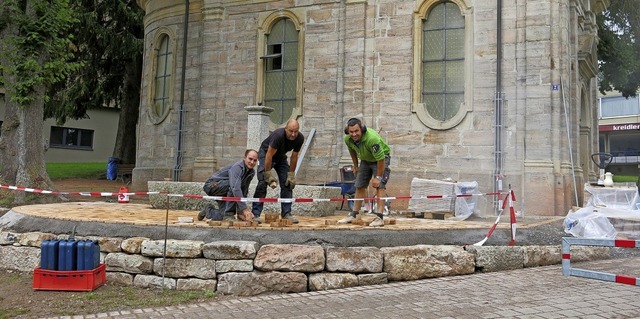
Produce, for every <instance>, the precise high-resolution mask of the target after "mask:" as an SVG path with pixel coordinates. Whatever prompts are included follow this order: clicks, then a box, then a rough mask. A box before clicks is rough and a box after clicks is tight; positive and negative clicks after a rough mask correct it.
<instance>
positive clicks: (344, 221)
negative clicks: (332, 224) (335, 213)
mask: <svg viewBox="0 0 640 319" xmlns="http://www.w3.org/2000/svg"><path fill="white" fill-rule="evenodd" d="M356 216H358V212H351V213H350V214H349V216H347V217H345V218H343V219H341V220H339V221H338V224H351V223H352V222H353V221H354V220H356Z"/></svg>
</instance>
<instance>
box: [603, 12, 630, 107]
mask: <svg viewBox="0 0 640 319" xmlns="http://www.w3.org/2000/svg"><path fill="white" fill-rule="evenodd" d="M638 4H640V3H639V2H638V1H637V0H611V4H610V6H609V7H608V8H607V11H605V12H603V14H601V15H598V17H597V23H598V35H599V37H600V42H599V43H598V58H599V59H600V79H599V80H600V84H599V85H600V92H601V93H603V94H604V93H605V92H606V91H612V90H616V91H619V92H620V93H622V95H623V96H624V97H629V96H635V95H636V92H637V91H638V88H640V39H639V38H638V37H639V36H640V6H639V5H638Z"/></svg>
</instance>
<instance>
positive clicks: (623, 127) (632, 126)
mask: <svg viewBox="0 0 640 319" xmlns="http://www.w3.org/2000/svg"><path fill="white" fill-rule="evenodd" d="M598 130H599V131H600V132H612V131H638V130H640V123H627V124H613V125H600V126H599V128H598Z"/></svg>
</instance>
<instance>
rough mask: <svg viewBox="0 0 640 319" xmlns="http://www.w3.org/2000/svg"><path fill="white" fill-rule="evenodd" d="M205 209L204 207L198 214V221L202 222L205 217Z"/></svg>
mask: <svg viewBox="0 0 640 319" xmlns="http://www.w3.org/2000/svg"><path fill="white" fill-rule="evenodd" d="M206 209H207V208H206V207H205V208H204V209H202V210H201V211H200V212H199V213H198V220H204V218H205V216H207V212H206Z"/></svg>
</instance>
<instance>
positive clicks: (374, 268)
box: [0, 230, 609, 296]
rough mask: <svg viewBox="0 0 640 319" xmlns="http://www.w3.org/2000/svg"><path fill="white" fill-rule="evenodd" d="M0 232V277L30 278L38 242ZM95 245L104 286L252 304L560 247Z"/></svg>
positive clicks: (576, 251) (512, 265)
mask: <svg viewBox="0 0 640 319" xmlns="http://www.w3.org/2000/svg"><path fill="white" fill-rule="evenodd" d="M52 238H58V239H67V238H68V236H65V235H56V234H48V233H39V232H31V233H15V232H11V231H8V230H0V269H9V270H16V271H22V272H31V271H33V269H35V268H36V267H38V266H39V265H40V254H41V250H40V246H41V244H42V241H44V240H46V239H52ZM77 239H91V240H96V241H98V243H99V244H100V250H101V252H100V261H101V262H102V263H104V264H105V265H106V268H107V281H109V282H112V283H117V284H122V285H133V286H138V287H145V288H159V287H163V288H165V289H178V290H210V291H217V292H218V293H221V294H225V295H236V296H252V295H259V294H263V293H289V292H306V291H317V290H329V289H337V288H346V287H354V286H365V285H377V284H385V283H388V282H390V281H406V280H418V279H425V278H434V277H444V276H457V275H467V274H472V273H474V272H495V271H501V270H508V269H517V268H523V267H536V266H546V265H553V264H560V263H561V261H562V260H561V249H560V246H516V247H505V246H486V247H476V246H468V247H467V246H445V245H415V246H399V247H383V248H378V247H323V246H319V245H293V244H277V245H276V244H269V245H263V246H260V245H259V244H258V243H257V242H253V241H218V242H211V243H206V244H205V243H204V242H201V241H193V240H175V239H168V240H167V241H166V246H165V241H164V240H150V239H147V238H143V237H132V238H126V239H123V238H108V237H82V238H77ZM608 257H609V248H608V247H580V246H574V247H572V252H571V259H572V261H587V260H595V259H606V258H608Z"/></svg>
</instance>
